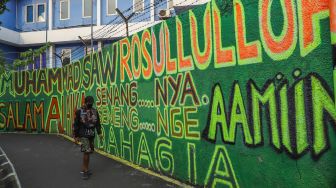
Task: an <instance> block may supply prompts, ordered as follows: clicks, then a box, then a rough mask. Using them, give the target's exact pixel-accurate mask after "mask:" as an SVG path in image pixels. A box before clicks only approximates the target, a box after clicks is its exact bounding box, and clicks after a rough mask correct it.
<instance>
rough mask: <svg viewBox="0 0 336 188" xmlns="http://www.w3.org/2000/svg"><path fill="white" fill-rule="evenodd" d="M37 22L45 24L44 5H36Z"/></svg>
mask: <svg viewBox="0 0 336 188" xmlns="http://www.w3.org/2000/svg"><path fill="white" fill-rule="evenodd" d="M36 20H37V21H38V22H45V20H46V11H45V4H39V5H37V19H36Z"/></svg>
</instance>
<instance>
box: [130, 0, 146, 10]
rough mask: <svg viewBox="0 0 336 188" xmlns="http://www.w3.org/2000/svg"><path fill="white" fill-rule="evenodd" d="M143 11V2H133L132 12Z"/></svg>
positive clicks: (138, 0) (136, 0) (142, 0)
mask: <svg viewBox="0 0 336 188" xmlns="http://www.w3.org/2000/svg"><path fill="white" fill-rule="evenodd" d="M143 11H144V0H133V12H143Z"/></svg>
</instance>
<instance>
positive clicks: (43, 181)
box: [0, 134, 176, 188]
mask: <svg viewBox="0 0 336 188" xmlns="http://www.w3.org/2000/svg"><path fill="white" fill-rule="evenodd" d="M0 146H1V147H2V149H3V150H4V152H6V154H7V156H8V158H9V159H10V160H11V161H12V163H13V164H14V167H15V170H16V172H17V174H18V177H19V179H20V182H21V185H22V187H23V188H26V187H27V188H30V187H34V188H40V187H41V188H45V187H48V188H54V187H55V188H59V187H62V188H66V187H69V188H70V187H71V188H77V187H92V188H105V187H127V188H128V187H176V185H174V184H172V183H168V182H166V181H164V180H162V179H160V178H157V177H154V176H150V175H148V174H146V173H143V172H141V171H138V170H135V169H133V168H131V167H129V166H125V165H123V164H120V163H118V162H116V161H114V160H112V159H109V158H107V157H104V156H102V155H99V154H97V153H95V154H93V155H91V159H90V169H91V171H92V173H93V174H92V176H91V177H90V179H89V180H82V179H81V176H80V173H79V171H80V168H81V162H82V154H81V153H80V152H79V146H78V145H76V144H74V143H72V142H70V141H68V140H66V139H65V138H63V137H60V136H56V135H28V134H0Z"/></svg>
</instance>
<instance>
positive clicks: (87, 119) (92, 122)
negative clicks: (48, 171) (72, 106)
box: [74, 96, 103, 180]
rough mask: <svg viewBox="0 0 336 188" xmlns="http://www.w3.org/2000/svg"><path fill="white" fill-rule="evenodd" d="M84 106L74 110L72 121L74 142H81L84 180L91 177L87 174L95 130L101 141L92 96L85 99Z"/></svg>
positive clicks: (98, 122) (100, 132) (99, 127)
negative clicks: (73, 119)
mask: <svg viewBox="0 0 336 188" xmlns="http://www.w3.org/2000/svg"><path fill="white" fill-rule="evenodd" d="M84 103H85V104H84V105H83V106H82V107H81V108H79V109H78V110H76V113H75V121H74V137H75V142H76V143H78V142H79V141H80V142H81V152H83V164H82V171H81V172H80V173H81V174H82V179H84V180H86V179H88V178H89V175H91V172H89V163H90V154H92V153H93V151H94V138H95V129H96V130H97V133H98V135H99V137H100V139H102V137H103V135H102V131H101V125H100V119H99V114H98V111H97V110H96V109H95V108H93V103H94V99H93V97H92V96H87V97H85V100H84Z"/></svg>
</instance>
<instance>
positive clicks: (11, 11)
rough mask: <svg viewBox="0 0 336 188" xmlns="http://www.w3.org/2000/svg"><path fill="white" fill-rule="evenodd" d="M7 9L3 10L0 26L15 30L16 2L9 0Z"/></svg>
mask: <svg viewBox="0 0 336 188" xmlns="http://www.w3.org/2000/svg"><path fill="white" fill-rule="evenodd" d="M6 6H7V9H8V11H5V12H4V13H3V14H2V15H1V18H0V22H1V23H2V24H1V25H0V26H1V27H6V28H8V29H12V30H16V29H15V28H16V3H15V1H9V2H8V3H7V4H6Z"/></svg>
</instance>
